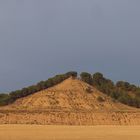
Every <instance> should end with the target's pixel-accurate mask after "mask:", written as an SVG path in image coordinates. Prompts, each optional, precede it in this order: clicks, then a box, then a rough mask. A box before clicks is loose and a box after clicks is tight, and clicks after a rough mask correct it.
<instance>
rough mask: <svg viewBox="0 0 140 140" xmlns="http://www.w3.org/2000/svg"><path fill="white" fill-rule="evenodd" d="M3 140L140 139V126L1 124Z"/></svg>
mask: <svg viewBox="0 0 140 140" xmlns="http://www.w3.org/2000/svg"><path fill="white" fill-rule="evenodd" d="M0 139H1V140H139V139H140V126H47V125H0Z"/></svg>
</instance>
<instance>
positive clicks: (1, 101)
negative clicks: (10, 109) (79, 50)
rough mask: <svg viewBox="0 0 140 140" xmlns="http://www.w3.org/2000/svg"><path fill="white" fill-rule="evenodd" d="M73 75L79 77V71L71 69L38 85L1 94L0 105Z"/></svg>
mask: <svg viewBox="0 0 140 140" xmlns="http://www.w3.org/2000/svg"><path fill="white" fill-rule="evenodd" d="M71 76H72V77H77V72H74V71H71V72H68V73H66V74H61V75H56V76H54V77H52V78H49V79H48V80H46V81H41V82H39V83H37V84H36V85H32V86H29V87H26V88H23V89H21V90H16V91H12V92H10V93H9V94H0V105H7V104H10V103H13V102H14V101H15V100H17V99H18V98H21V97H26V96H28V95H31V94H34V93H36V92H38V91H41V90H44V89H47V88H49V87H52V86H54V85H57V84H59V83H61V82H62V81H64V80H65V79H67V78H69V77H71Z"/></svg>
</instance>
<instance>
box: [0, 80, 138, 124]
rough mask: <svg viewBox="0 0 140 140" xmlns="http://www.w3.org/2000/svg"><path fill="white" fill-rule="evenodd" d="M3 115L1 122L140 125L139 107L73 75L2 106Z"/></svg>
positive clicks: (0, 113) (0, 110)
mask: <svg viewBox="0 0 140 140" xmlns="http://www.w3.org/2000/svg"><path fill="white" fill-rule="evenodd" d="M0 118H1V119H0V123H37V124H78V125H79V124H85V125H88V124H89V125H91V124H140V113H139V109H135V108H132V107H129V106H126V105H123V104H121V103H118V102H115V101H113V100H112V99H111V98H110V97H108V96H106V95H105V94H103V93H101V92H100V91H98V90H97V89H96V88H94V87H92V86H90V85H88V84H86V83H84V82H82V81H80V80H78V79H73V78H69V79H67V80H65V81H63V82H62V83H60V84H58V85H56V86H54V87H52V88H49V89H47V90H43V91H40V92H37V93H35V94H33V95H29V96H27V97H24V98H20V99H18V100H16V101H15V102H14V103H13V104H11V105H8V106H5V107H1V108H0Z"/></svg>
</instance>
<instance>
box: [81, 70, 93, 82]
mask: <svg viewBox="0 0 140 140" xmlns="http://www.w3.org/2000/svg"><path fill="white" fill-rule="evenodd" d="M80 77H81V80H82V81H84V82H86V83H88V84H90V85H92V76H91V74H89V73H87V72H82V73H81V74H80Z"/></svg>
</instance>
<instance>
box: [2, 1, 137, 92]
mask: <svg viewBox="0 0 140 140" xmlns="http://www.w3.org/2000/svg"><path fill="white" fill-rule="evenodd" d="M70 70H75V71H78V72H81V71H87V72H91V73H94V72H97V71H99V72H101V73H103V74H104V75H105V76H106V77H108V78H110V79H112V80H113V81H117V80H126V81H128V82H131V83H135V84H137V85H140V0H0V92H8V91H12V90H16V89H20V88H23V87H25V86H29V85H32V84H35V83H37V82H39V81H41V80H46V79H48V78H49V77H51V76H54V75H55V74H59V73H64V72H67V71H70Z"/></svg>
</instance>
